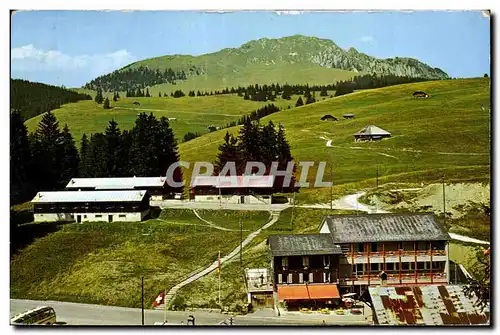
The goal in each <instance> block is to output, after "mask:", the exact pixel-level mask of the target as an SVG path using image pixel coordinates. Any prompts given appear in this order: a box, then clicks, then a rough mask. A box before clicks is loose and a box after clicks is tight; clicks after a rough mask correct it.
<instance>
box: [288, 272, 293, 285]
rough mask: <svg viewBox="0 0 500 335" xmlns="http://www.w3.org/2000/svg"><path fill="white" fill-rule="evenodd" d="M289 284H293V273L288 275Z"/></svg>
mask: <svg viewBox="0 0 500 335" xmlns="http://www.w3.org/2000/svg"><path fill="white" fill-rule="evenodd" d="M287 282H288V284H293V276H292V274H291V273H289V274H288V280H287Z"/></svg>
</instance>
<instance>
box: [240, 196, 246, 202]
mask: <svg viewBox="0 0 500 335" xmlns="http://www.w3.org/2000/svg"><path fill="white" fill-rule="evenodd" d="M244 203H245V196H244V195H241V196H240V204H244Z"/></svg>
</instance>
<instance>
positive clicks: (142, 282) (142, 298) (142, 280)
mask: <svg viewBox="0 0 500 335" xmlns="http://www.w3.org/2000/svg"><path fill="white" fill-rule="evenodd" d="M141 306H142V325H143V326H144V274H143V275H142V276H141Z"/></svg>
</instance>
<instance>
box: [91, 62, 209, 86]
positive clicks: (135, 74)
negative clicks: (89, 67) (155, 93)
mask: <svg viewBox="0 0 500 335" xmlns="http://www.w3.org/2000/svg"><path fill="white" fill-rule="evenodd" d="M189 72H190V74H196V73H197V74H199V73H200V70H198V69H196V68H190V70H189ZM186 79H187V74H186V73H185V72H184V70H178V71H175V70H173V69H171V68H166V69H165V70H163V71H161V70H159V69H156V70H152V69H150V68H148V67H145V66H140V67H138V68H133V69H131V68H128V69H124V70H120V71H114V72H112V73H109V74H105V75H103V76H99V77H97V78H95V79H94V80H92V81H90V82H89V83H87V84H85V85H84V87H85V88H87V89H90V90H97V89H101V90H103V91H105V92H125V91H127V90H136V89H137V88H142V89H144V88H145V87H147V86H154V85H159V84H164V83H169V84H174V85H175V83H176V81H177V80H186ZM134 92H135V91H134Z"/></svg>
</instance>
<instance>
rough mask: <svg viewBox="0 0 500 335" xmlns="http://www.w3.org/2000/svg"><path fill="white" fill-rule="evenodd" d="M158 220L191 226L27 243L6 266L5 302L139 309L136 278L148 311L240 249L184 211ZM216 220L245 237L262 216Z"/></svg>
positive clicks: (79, 228) (81, 231)
mask: <svg viewBox="0 0 500 335" xmlns="http://www.w3.org/2000/svg"><path fill="white" fill-rule="evenodd" d="M206 214H207V216H209V212H208V211H206ZM219 215H220V214H214V216H215V217H218V216H219ZM160 218H161V219H163V220H167V221H173V222H175V223H191V224H194V225H192V226H191V225H179V224H172V223H168V222H162V221H160V220H149V221H146V222H140V223H127V224H123V223H88V224H81V225H77V224H68V225H64V226H63V227H62V228H61V229H60V230H59V231H57V232H54V233H51V234H49V235H47V236H46V237H42V238H39V239H37V240H35V241H34V242H33V243H32V244H31V245H29V246H28V247H27V248H25V249H23V250H21V251H20V252H19V253H18V254H17V255H15V256H14V257H13V259H12V260H11V264H10V265H11V266H10V268H11V274H10V279H11V297H12V298H22V299H38V300H49V299H52V300H63V301H72V302H85V303H97V304H103V305H115V306H127V307H140V306H141V302H140V297H141V295H140V293H141V286H140V285H141V275H142V274H144V276H145V304H146V307H150V306H151V304H152V301H153V299H154V297H155V296H156V295H157V294H158V291H160V290H163V289H165V288H168V287H171V286H172V285H174V284H176V283H178V282H179V281H180V280H181V279H182V277H184V276H186V275H188V274H189V273H192V272H193V271H198V270H199V269H202V268H204V267H206V266H207V265H209V264H211V263H212V262H213V261H214V260H215V259H217V255H218V252H219V251H220V252H221V253H222V254H226V253H229V251H231V250H232V249H234V248H235V247H236V246H237V245H238V244H239V242H240V232H239V231H220V230H216V229H213V228H211V227H206V226H204V225H203V222H201V221H200V220H199V219H198V218H197V217H196V216H195V215H194V214H193V212H192V211H191V210H168V211H164V212H162V215H161V216H160ZM223 218H224V220H225V221H227V222H228V225H229V226H239V221H240V219H242V220H243V228H244V229H245V230H249V229H250V228H253V227H256V226H262V225H264V224H265V223H266V222H267V221H268V218H269V213H268V212H235V213H228V211H226V214H225V215H224V216H223ZM233 221H234V222H233ZM247 235H248V232H243V237H244V238H245V237H246V236H247ZM200 241H203V243H200Z"/></svg>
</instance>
